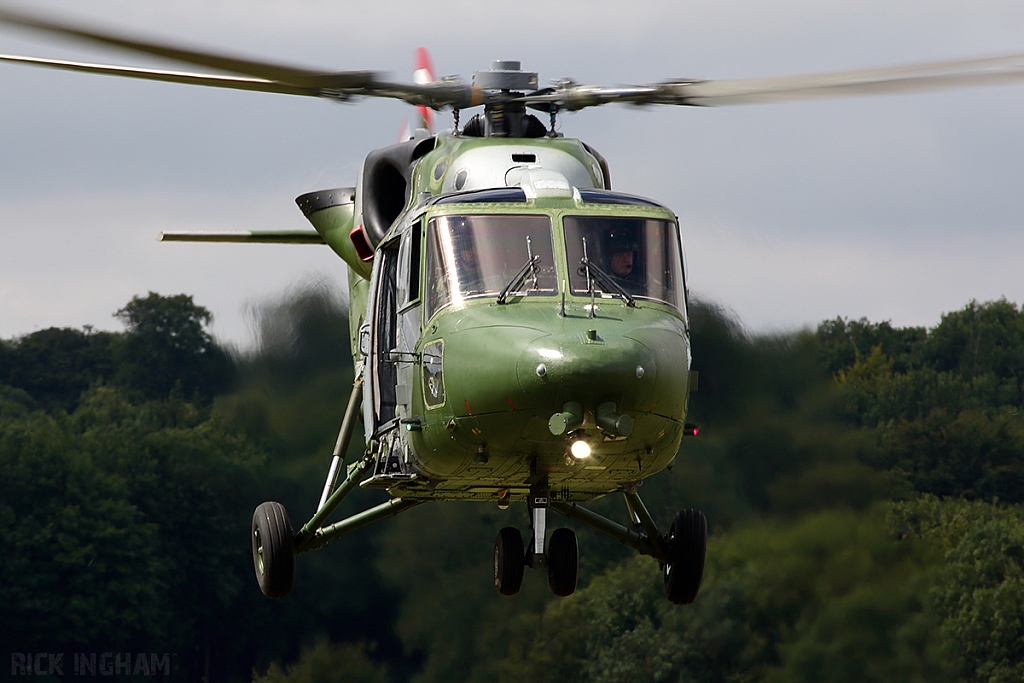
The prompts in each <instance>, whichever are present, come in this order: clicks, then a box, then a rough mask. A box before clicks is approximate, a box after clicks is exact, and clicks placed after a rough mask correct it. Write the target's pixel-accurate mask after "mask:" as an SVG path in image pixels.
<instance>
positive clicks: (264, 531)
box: [252, 503, 295, 599]
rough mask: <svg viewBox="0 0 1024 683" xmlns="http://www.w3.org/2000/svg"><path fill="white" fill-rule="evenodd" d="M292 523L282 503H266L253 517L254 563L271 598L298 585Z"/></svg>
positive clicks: (257, 579)
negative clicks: (296, 583) (296, 582)
mask: <svg viewBox="0 0 1024 683" xmlns="http://www.w3.org/2000/svg"><path fill="white" fill-rule="evenodd" d="M292 536H293V534H292V523H291V520H289V519H288V511H287V510H285V509H284V506H283V505H281V504H280V503H263V504H262V505H260V506H259V507H258V508H256V512H254V513H253V516H252V563H253V566H254V568H255V570H256V581H258V582H259V584H260V590H261V591H263V594H264V595H266V596H267V597H268V598H275V599H277V598H283V597H284V596H286V595H288V594H289V593H291V592H292V586H293V585H294V584H295V553H294V552H293V550H292Z"/></svg>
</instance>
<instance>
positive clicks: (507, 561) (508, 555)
mask: <svg viewBox="0 0 1024 683" xmlns="http://www.w3.org/2000/svg"><path fill="white" fill-rule="evenodd" d="M525 567H526V554H525V553H524V551H523V535H522V534H521V533H519V529H516V528H515V527H511V526H507V527H505V528H504V529H502V530H501V531H499V532H498V535H497V536H495V538H494V586H495V588H497V589H498V592H499V593H501V594H502V595H515V594H516V593H518V592H519V589H520V588H522V586H523V570H524V569H525Z"/></svg>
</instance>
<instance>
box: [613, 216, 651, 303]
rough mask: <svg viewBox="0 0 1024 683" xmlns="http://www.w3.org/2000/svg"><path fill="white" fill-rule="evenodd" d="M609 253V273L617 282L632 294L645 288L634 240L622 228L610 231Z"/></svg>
mask: <svg viewBox="0 0 1024 683" xmlns="http://www.w3.org/2000/svg"><path fill="white" fill-rule="evenodd" d="M605 244H606V249H607V252H606V253H608V255H609V256H608V274H609V275H611V276H612V277H613V278H614V279H615V282H616V284H618V285H619V286H620V287H622V288H623V289H625V290H626V291H627V292H629V293H630V294H639V293H641V290H642V289H643V287H642V285H641V283H640V277H639V276H640V273H639V272H638V268H637V267H636V266H637V265H638V264H637V263H636V262H635V259H636V248H635V246H636V245H635V244H634V243H633V240H632V239H630V236H629V235H628V234H626V233H625V232H624V231H622V230H621V229H618V230H612V231H611V232H609V233H608V239H607V241H606V243H605Z"/></svg>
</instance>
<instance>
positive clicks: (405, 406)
mask: <svg viewBox="0 0 1024 683" xmlns="http://www.w3.org/2000/svg"><path fill="white" fill-rule="evenodd" d="M421 233H422V225H421V223H419V222H417V223H415V224H413V226H412V227H411V228H410V229H409V230H408V231H407V232H406V233H405V234H404V235H403V236H402V244H401V246H400V247H399V250H398V272H397V279H398V336H397V339H396V341H395V347H394V351H395V353H394V358H395V372H396V377H395V379H396V386H395V401H396V404H397V411H398V416H399V417H403V418H405V417H411V416H412V396H413V391H414V390H415V386H414V385H415V381H416V373H415V366H416V364H417V363H418V360H417V359H418V357H417V355H416V345H417V343H418V342H419V338H420V240H421Z"/></svg>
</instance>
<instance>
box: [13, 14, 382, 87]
mask: <svg viewBox="0 0 1024 683" xmlns="http://www.w3.org/2000/svg"><path fill="white" fill-rule="evenodd" d="M0 23H5V24H11V25H13V26H20V27H23V28H29V29H35V30H40V31H47V32H49V33H55V34H57V35H62V36H66V37H70V38H78V39H81V40H87V41H91V42H94V43H100V44H102V45H109V46H112V47H119V48H122V49H124V50H129V51H132V52H139V53H142V54H147V55H153V56H155V57H163V58H165V59H171V60H174V61H178V62H185V63H187V64H193V65H196V66H205V67H209V68H211V69H218V70H220V71H227V72H230V73H236V74H243V75H246V76H253V77H255V78H262V79H265V80H268V81H277V82H280V83H289V84H291V85H295V86H299V87H305V88H320V89H348V88H360V87H365V86H366V85H369V84H371V83H373V82H374V81H375V80H376V78H377V73H376V72H373V71H340V72H336V73H325V72H321V71H314V70H310V69H303V68H299V67H292V66H284V65H282V64H273V63H270V62H263V61H255V60H251V59H241V58H238V57H230V56H227V55H221V54H216V53H213V52H206V51H202V50H195V49H190V48H183V47H177V46H173V45H169V44H166V43H157V42H153V41H144V40H135V39H132V38H127V37H124V36H119V35H115V34H113V33H107V32H103V31H97V30H94V29H88V28H85V27H82V26H76V25H74V24H70V23H66V22H63V21H57V20H54V19H48V18H43V17H41V16H29V15H25V14H19V13H15V12H11V11H9V10H0Z"/></svg>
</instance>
